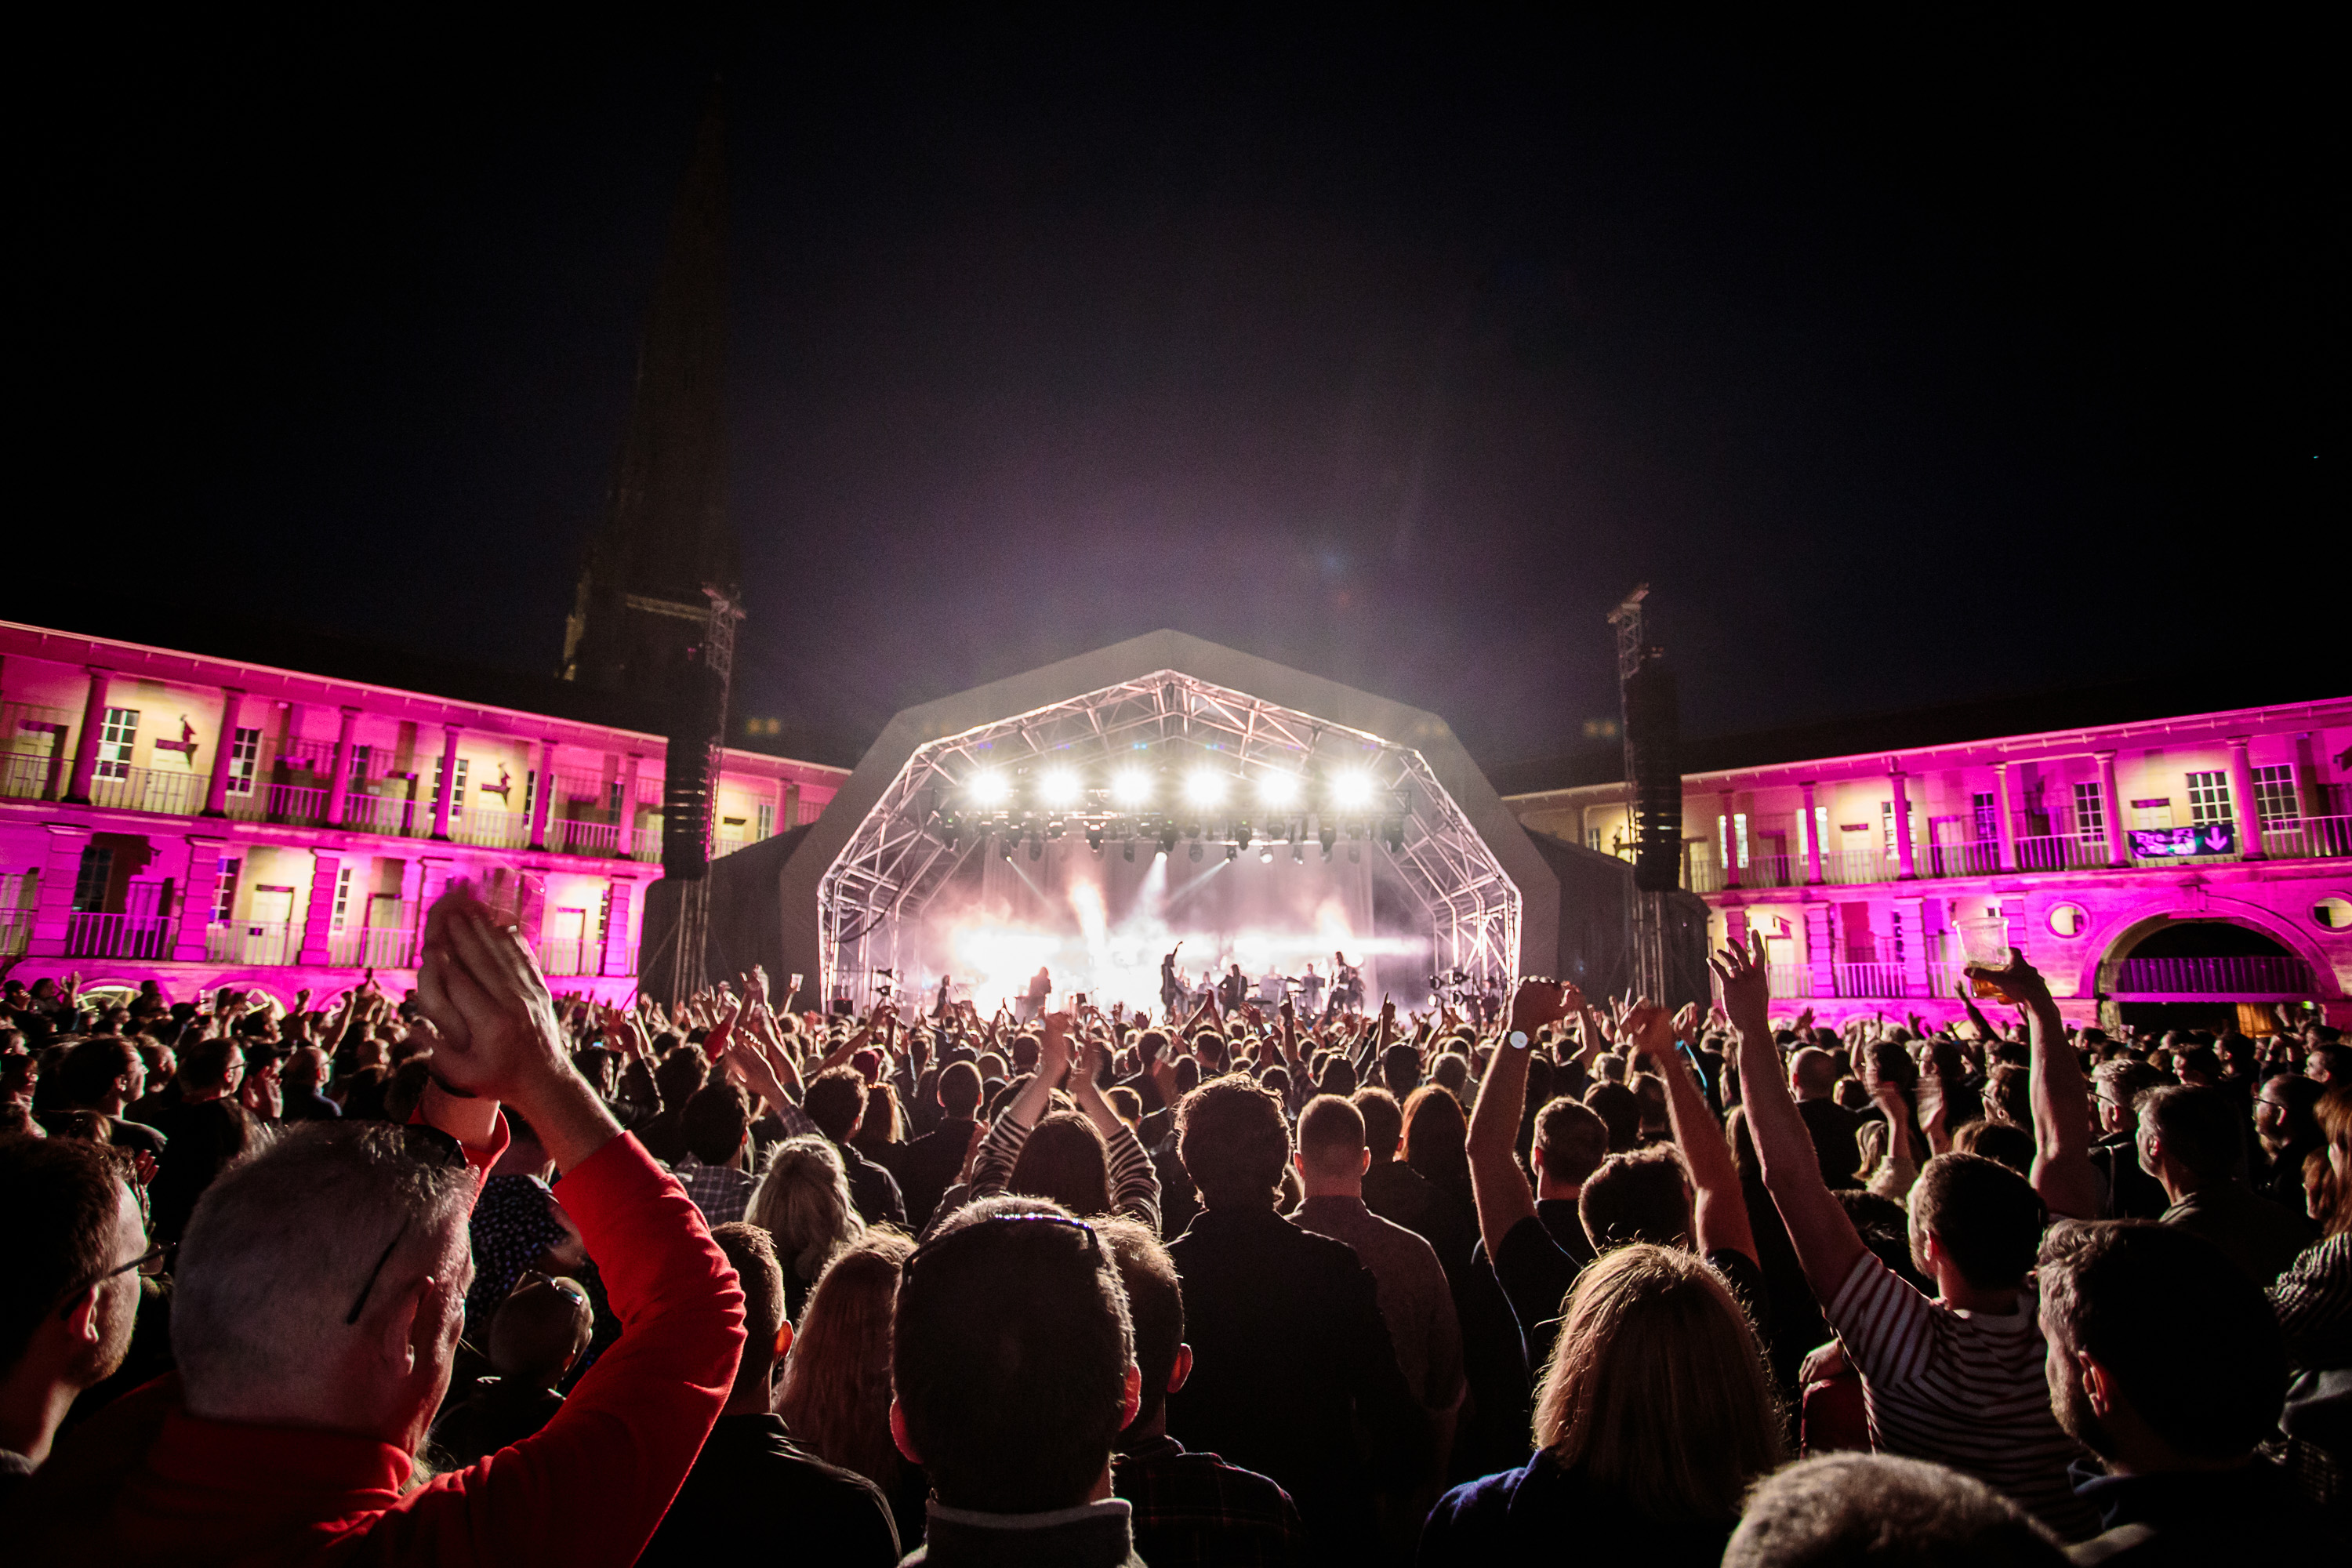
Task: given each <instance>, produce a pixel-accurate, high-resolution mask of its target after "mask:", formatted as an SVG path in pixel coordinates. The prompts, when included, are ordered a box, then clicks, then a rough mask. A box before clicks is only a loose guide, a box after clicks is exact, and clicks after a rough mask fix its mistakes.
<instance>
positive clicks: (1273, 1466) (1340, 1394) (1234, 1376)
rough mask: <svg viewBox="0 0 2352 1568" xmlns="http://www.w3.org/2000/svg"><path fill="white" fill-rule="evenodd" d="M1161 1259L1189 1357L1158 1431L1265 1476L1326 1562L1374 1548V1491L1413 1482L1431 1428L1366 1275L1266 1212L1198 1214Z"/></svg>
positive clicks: (1341, 1252)
mask: <svg viewBox="0 0 2352 1568" xmlns="http://www.w3.org/2000/svg"><path fill="white" fill-rule="evenodd" d="M1168 1252H1169V1256H1170V1257H1171V1258H1173V1259H1174V1261H1175V1264H1176V1272H1177V1273H1178V1275H1179V1276H1180V1277H1181V1279H1182V1282H1183V1287H1184V1318H1185V1330H1186V1335H1185V1337H1186V1338H1187V1339H1188V1340H1189V1341H1190V1342H1191V1343H1192V1354H1193V1363H1192V1367H1193V1370H1192V1380H1191V1381H1190V1382H1188V1383H1186V1384H1185V1385H1184V1386H1183V1388H1182V1389H1181V1390H1180V1391H1179V1392H1177V1393H1175V1394H1171V1395H1169V1397H1168V1421H1169V1425H1170V1426H1171V1427H1173V1428H1174V1429H1176V1430H1178V1431H1181V1432H1182V1433H1183V1434H1184V1435H1185V1436H1187V1437H1189V1438H1191V1439H1192V1441H1194V1442H1196V1443H1199V1444H1200V1445H1201V1446H1202V1447H1204V1448H1208V1449H1211V1450H1213V1451H1214V1452H1216V1453H1218V1454H1221V1455H1223V1457H1224V1458H1225V1459H1226V1461H1227V1462H1229V1463H1232V1464H1236V1465H1240V1466H1242V1467H1243V1468H1246V1469H1252V1470H1255V1471H1258V1472H1259V1473H1260V1474H1262V1475H1265V1476H1269V1477H1271V1478H1272V1479H1274V1480H1275V1481H1276V1483H1277V1484H1278V1485H1280V1486H1281V1487H1282V1488H1283V1489H1285V1490H1286V1491H1287V1492H1289V1493H1290V1495H1291V1497H1292V1498H1293V1499H1294V1500H1297V1504H1298V1511H1299V1513H1300V1515H1301V1516H1302V1517H1303V1518H1304V1519H1305V1520H1306V1521H1307V1530H1308V1531H1309V1532H1311V1533H1312V1534H1313V1535H1314V1536H1315V1537H1316V1539H1317V1541H1318V1544H1319V1545H1320V1546H1321V1547H1322V1549H1323V1550H1324V1551H1326V1552H1334V1553H1349V1552H1353V1553H1359V1554H1360V1553H1362V1552H1370V1551H1371V1550H1373V1542H1374V1540H1375V1537H1374V1523H1373V1516H1372V1496H1373V1490H1374V1488H1375V1487H1376V1486H1377V1485H1381V1484H1390V1485H1394V1486H1399V1487H1403V1486H1410V1485H1411V1484H1412V1479H1413V1478H1414V1477H1415V1476H1416V1475H1417V1474H1418V1473H1419V1469H1420V1467H1421V1465H1422V1463H1423V1460H1424V1459H1425V1458H1426V1456H1427V1452H1428V1446H1429V1437H1430V1431H1429V1424H1428V1418H1427V1415H1426V1413H1425V1412H1424V1411H1423V1409H1422V1407H1421V1404H1420V1402H1419V1401H1418V1400H1416V1399H1415V1398H1414V1397H1413V1394H1412V1389H1411V1388H1410V1387H1408V1386H1407V1385H1406V1384H1405V1380H1404V1373H1402V1371H1400V1370H1399V1369H1398V1366H1397V1357H1396V1347H1395V1345H1394V1344H1393V1343H1392V1342H1391V1341H1390V1339H1389V1331H1388V1326H1387V1324H1386V1323H1385V1322H1384V1321H1382V1320H1381V1310H1380V1305H1379V1300H1378V1286H1377V1285H1376V1283H1375V1282H1374V1280H1373V1279H1372V1276H1371V1272H1370V1270H1369V1269H1367V1268H1365V1267H1364V1266H1363V1264H1362V1263H1360V1261H1358V1259H1357V1258H1356V1254H1355V1251H1354V1250H1353V1249H1352V1248H1351V1247H1349V1246H1348V1245H1347V1244H1346V1243H1345V1242H1339V1241H1334V1240H1332V1239H1331V1238H1330V1237H1327V1236H1317V1235H1314V1234H1313V1233H1311V1232H1308V1231H1303V1230H1300V1229H1299V1228H1298V1227H1297V1226H1294V1225H1291V1224H1290V1223H1288V1222H1287V1221H1286V1220H1285V1219H1284V1218H1283V1217H1282V1216H1281V1215H1277V1214H1276V1213H1275V1212H1274V1211H1273V1210H1272V1209H1271V1208H1265V1209H1249V1210H1237V1209H1211V1210H1209V1211H1207V1212H1206V1213H1203V1214H1202V1215H1201V1216H1200V1217H1199V1218H1197V1219H1195V1220H1194V1221H1193V1222H1192V1228H1191V1229H1190V1230H1188V1231H1186V1232H1185V1233H1184V1234H1183V1235H1182V1236H1181V1237H1178V1238H1177V1239H1176V1240H1175V1241H1173V1242H1171V1243H1170V1244H1169V1247H1168ZM1359 1431H1361V1432H1362V1433H1363V1434H1364V1437H1365V1442H1364V1445H1363V1446H1362V1447H1360V1446H1359V1444H1358V1440H1357V1434H1358V1432H1359Z"/></svg>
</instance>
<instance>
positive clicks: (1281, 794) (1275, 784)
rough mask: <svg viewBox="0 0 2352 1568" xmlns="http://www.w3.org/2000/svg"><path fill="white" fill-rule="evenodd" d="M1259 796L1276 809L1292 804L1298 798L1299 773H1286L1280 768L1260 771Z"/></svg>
mask: <svg viewBox="0 0 2352 1568" xmlns="http://www.w3.org/2000/svg"><path fill="white" fill-rule="evenodd" d="M1257 797H1258V799H1259V800H1260V801H1262V802H1264V803H1265V805H1269V806H1272V807H1274V808H1275V809H1276V810H1281V809H1283V808H1285V807H1286V806H1288V805H1291V804H1292V803H1293V802H1295V801H1296V800H1297V798H1298V775H1297V773H1284V772H1282V771H1280V770H1279V769H1277V770H1276V771H1275V772H1272V773H1260V774H1259V775H1258V780H1257Z"/></svg>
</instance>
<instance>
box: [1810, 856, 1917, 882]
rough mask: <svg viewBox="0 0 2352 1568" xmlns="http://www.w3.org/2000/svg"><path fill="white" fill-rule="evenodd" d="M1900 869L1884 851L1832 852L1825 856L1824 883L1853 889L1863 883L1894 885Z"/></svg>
mask: <svg viewBox="0 0 2352 1568" xmlns="http://www.w3.org/2000/svg"><path fill="white" fill-rule="evenodd" d="M1900 869H1901V868H1900V867H1899V866H1898V865H1897V864H1896V863H1895V857H1894V856H1892V855H1890V854H1888V853H1886V852H1885V850H1883V849H1832V850H1825V851H1823V852H1822V881H1824V882H1827V883H1829V884H1831V885H1832V886H1833V887H1840V888H1850V887H1853V886H1854V885H1855V884H1856V883H1860V882H1891V881H1893V880H1895V876H1896V874H1897V872H1898V871H1899V870H1900Z"/></svg>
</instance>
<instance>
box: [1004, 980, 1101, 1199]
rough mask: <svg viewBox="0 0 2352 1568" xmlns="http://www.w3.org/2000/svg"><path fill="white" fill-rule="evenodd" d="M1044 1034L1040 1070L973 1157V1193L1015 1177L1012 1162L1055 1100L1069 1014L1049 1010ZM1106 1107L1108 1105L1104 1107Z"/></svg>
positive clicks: (1066, 1055) (1064, 1064) (1065, 1057)
mask: <svg viewBox="0 0 2352 1568" xmlns="http://www.w3.org/2000/svg"><path fill="white" fill-rule="evenodd" d="M1041 1022H1042V1023H1043V1024H1044V1025H1045V1040H1044V1041H1043V1042H1042V1043H1041V1044H1040V1046H1039V1047H1038V1050H1037V1070H1036V1071H1035V1072H1034V1073H1032V1074H1030V1075H1029V1081H1028V1082H1027V1083H1024V1084H1023V1085H1022V1086H1021V1092H1020V1093H1019V1094H1016V1095H1014V1096H1013V1103H1012V1104H1011V1105H1009V1106H1007V1107H1005V1109H1004V1110H1003V1114H1002V1115H1000V1116H998V1117H997V1119H996V1121H995V1123H994V1124H993V1125H992V1126H991V1127H990V1128H989V1130H988V1135H987V1137H986V1138H985V1139H983V1140H982V1142H981V1145H980V1152H979V1153H977V1154H976V1155H974V1156H973V1158H972V1163H971V1195H972V1196H973V1197H976V1198H979V1197H988V1196H990V1195H992V1194H996V1193H999V1192H1002V1191H1003V1190H1004V1184H1005V1183H1006V1182H1008V1181H1010V1180H1012V1177H1013V1164H1014V1163H1015V1162H1016V1161H1018V1160H1019V1159H1020V1158H1021V1149H1022V1146H1023V1145H1024V1144H1025V1143H1027V1142H1029V1132H1030V1130H1031V1129H1032V1128H1034V1127H1035V1126H1036V1125H1037V1119H1038V1118H1039V1117H1041V1116H1043V1115H1045V1107H1046V1106H1048V1105H1050V1104H1052V1103H1053V1100H1054V1086H1055V1085H1056V1084H1058V1083H1060V1082H1061V1081H1062V1073H1063V1071H1064V1069H1066V1068H1068V1066H1069V1065H1070V1016H1069V1015H1068V1014H1067V1013H1048V1014H1046V1015H1045V1017H1044V1018H1043V1019H1042V1020H1041ZM1105 1110H1106V1111H1108V1107H1105Z"/></svg>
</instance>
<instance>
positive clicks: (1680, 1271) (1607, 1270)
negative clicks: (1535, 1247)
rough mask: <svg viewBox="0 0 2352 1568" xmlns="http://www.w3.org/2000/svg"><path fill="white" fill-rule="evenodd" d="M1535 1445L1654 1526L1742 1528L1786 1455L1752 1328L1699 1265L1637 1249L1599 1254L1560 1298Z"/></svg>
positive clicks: (1682, 1255)
mask: <svg viewBox="0 0 2352 1568" xmlns="http://www.w3.org/2000/svg"><path fill="white" fill-rule="evenodd" d="M1535 1441H1536V1447H1538V1448H1541V1449H1543V1450H1545V1451H1546V1452H1548V1453H1549V1455H1550V1456H1551V1458H1553V1460H1554V1461H1555V1462H1557V1463H1558V1464H1559V1466H1560V1467H1561V1468H1563V1469H1570V1468H1577V1467H1582V1468H1583V1469H1584V1471H1585V1474H1586V1475H1587V1476H1589V1477H1590V1478H1591V1480H1592V1481H1593V1482H1594V1483H1595V1484H1596V1485H1598V1486H1600V1487H1601V1488H1602V1489H1607V1490H1611V1491H1614V1492H1617V1493H1619V1494H1621V1495H1622V1496H1623V1497H1624V1498H1625V1499H1626V1500H1628V1501H1630V1502H1631V1503H1633V1506H1634V1507H1635V1508H1637V1509H1639V1510H1641V1511H1642V1512H1643V1513H1645V1514H1647V1515H1649V1516H1650V1517H1651V1518H1653V1519H1659V1520H1665V1519H1673V1518H1675V1517H1677V1516H1681V1515H1686V1514H1697V1515H1700V1516H1703V1517H1705V1518H1707V1519H1712V1520H1719V1521H1729V1520H1733V1519H1736V1518H1738V1515H1739V1504H1740V1499H1741V1497H1742V1496H1743V1494H1744V1493H1745V1492H1746V1490H1747V1489H1748V1483H1750V1482H1751V1481H1753V1480H1755V1479H1756V1478H1757V1477H1759V1476H1760V1475H1763V1474H1764V1473H1765V1472H1767V1471H1769V1470H1770V1469H1771V1468H1773V1467H1774V1466H1775V1465H1777V1464H1779V1463H1780V1461H1781V1459H1782V1458H1784V1457H1785V1449H1786V1441H1785V1437H1784V1435H1783V1429H1782V1424H1781V1415H1780V1408H1779V1405H1778V1403H1777V1401H1776V1400H1775V1399H1774V1397H1773V1394H1772V1389H1771V1384H1769V1382H1768V1381H1767V1380H1766V1377H1765V1373H1764V1361H1763V1355H1762V1352H1760V1351H1759V1349H1758V1348H1757V1342H1756V1332H1755V1331H1754V1330H1753V1329H1752V1328H1750V1327H1749V1326H1748V1315H1747V1314H1746V1313H1745V1312H1743V1311H1741V1310H1740V1308H1739V1304H1738V1302H1737V1301H1736V1300H1733V1299H1732V1295H1731V1292H1730V1290H1729V1289H1727V1288H1726V1287H1725V1285H1724V1283H1723V1281H1722V1280H1721V1279H1719V1278H1717V1275H1716V1273H1715V1271H1714V1270H1713V1269H1711V1268H1708V1267H1707V1266H1706V1264H1705V1263H1704V1262H1702V1261H1700V1260H1699V1259H1698V1258H1696V1257H1694V1256H1692V1255H1691V1254H1690V1253H1687V1252H1685V1251H1683V1250H1682V1249H1681V1248H1679V1247H1654V1246H1651V1245H1648V1244H1646V1243H1635V1244H1634V1245H1633V1246H1630V1247H1618V1248H1616V1249H1615V1250H1614V1251H1612V1252H1606V1253H1603V1254H1602V1255H1601V1258H1599V1259H1598V1260H1597V1261H1595V1262H1593V1263H1591V1264H1590V1265H1588V1266H1587V1267H1586V1268H1585V1270H1584V1272H1583V1274H1582V1275H1581V1276H1580V1277H1579V1278H1578V1279H1577V1281H1576V1286H1575V1289H1572V1290H1570V1292H1569V1295H1568V1302H1567V1309H1566V1312H1565V1315H1564V1316H1563V1319H1562V1321H1561V1323H1560V1329H1559V1341H1558V1342H1557V1343H1555V1344H1554V1346H1553V1348H1552V1356H1551V1363H1550V1365H1549V1367H1548V1368H1547V1369H1546V1370H1545V1373H1544V1378H1543V1386H1542V1387H1541V1388H1540V1389H1539V1390H1538V1392H1537V1394H1536V1415H1535Z"/></svg>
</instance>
